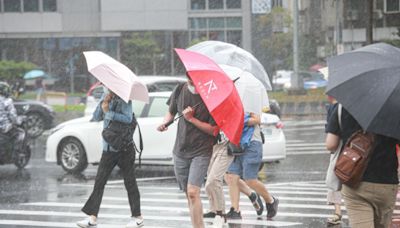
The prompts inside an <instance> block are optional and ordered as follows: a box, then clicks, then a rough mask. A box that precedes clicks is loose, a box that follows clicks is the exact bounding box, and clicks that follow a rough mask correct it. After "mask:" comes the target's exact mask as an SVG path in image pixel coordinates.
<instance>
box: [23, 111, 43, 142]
mask: <svg viewBox="0 0 400 228" xmlns="http://www.w3.org/2000/svg"><path fill="white" fill-rule="evenodd" d="M26 117H27V118H26V120H25V123H24V124H25V129H27V133H28V135H29V137H30V138H33V139H34V138H37V137H39V136H40V135H41V134H42V133H43V132H44V129H45V126H46V125H45V121H46V120H45V118H44V116H42V115H41V114H40V113H37V112H30V113H27V114H26Z"/></svg>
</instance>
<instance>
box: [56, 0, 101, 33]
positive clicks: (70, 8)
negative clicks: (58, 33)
mask: <svg viewBox="0 0 400 228" xmlns="http://www.w3.org/2000/svg"><path fill="white" fill-rule="evenodd" d="M99 9H100V4H99V0H84V1H82V0H67V1H58V10H59V12H60V13H61V14H62V30H63V32H82V31H85V32H100V14H99Z"/></svg>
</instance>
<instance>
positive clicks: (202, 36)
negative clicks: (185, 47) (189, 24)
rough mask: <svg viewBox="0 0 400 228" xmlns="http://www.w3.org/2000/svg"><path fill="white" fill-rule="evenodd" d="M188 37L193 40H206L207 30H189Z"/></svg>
mask: <svg viewBox="0 0 400 228" xmlns="http://www.w3.org/2000/svg"><path fill="white" fill-rule="evenodd" d="M190 39H191V40H192V41H193V40H197V41H203V40H207V31H191V32H190Z"/></svg>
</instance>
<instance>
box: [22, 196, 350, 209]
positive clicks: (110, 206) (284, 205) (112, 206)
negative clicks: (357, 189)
mask: <svg viewBox="0 0 400 228" xmlns="http://www.w3.org/2000/svg"><path fill="white" fill-rule="evenodd" d="M225 198H228V197H225ZM159 202H160V203H161V202H164V200H163V199H159ZM23 205H27V206H47V207H78V208H81V207H82V206H83V204H82V203H59V202H35V203H24V204H23ZM101 207H102V208H108V209H129V205H120V204H102V205H101ZM140 208H141V209H142V210H149V211H155V210H158V211H181V212H189V210H188V208H187V207H186V206H183V207H172V206H168V207H163V206H145V205H142V206H141V207H140ZM279 208H303V209H319V210H332V208H333V207H332V206H331V205H316V204H291V203H280V204H279ZM342 208H343V209H345V208H344V207H342ZM251 212H252V213H254V211H253V210H252V211H251Z"/></svg>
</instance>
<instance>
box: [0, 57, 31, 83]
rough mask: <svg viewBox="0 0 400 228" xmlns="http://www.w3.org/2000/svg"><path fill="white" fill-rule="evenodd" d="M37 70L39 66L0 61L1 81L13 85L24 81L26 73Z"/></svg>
mask: <svg viewBox="0 0 400 228" xmlns="http://www.w3.org/2000/svg"><path fill="white" fill-rule="evenodd" d="M35 68H37V66H36V65H35V64H33V63H29V62H15V61H0V81H6V82H9V83H12V82H14V81H17V80H18V79H22V78H23V76H24V74H25V73H26V72H28V71H30V70H33V69H35Z"/></svg>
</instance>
